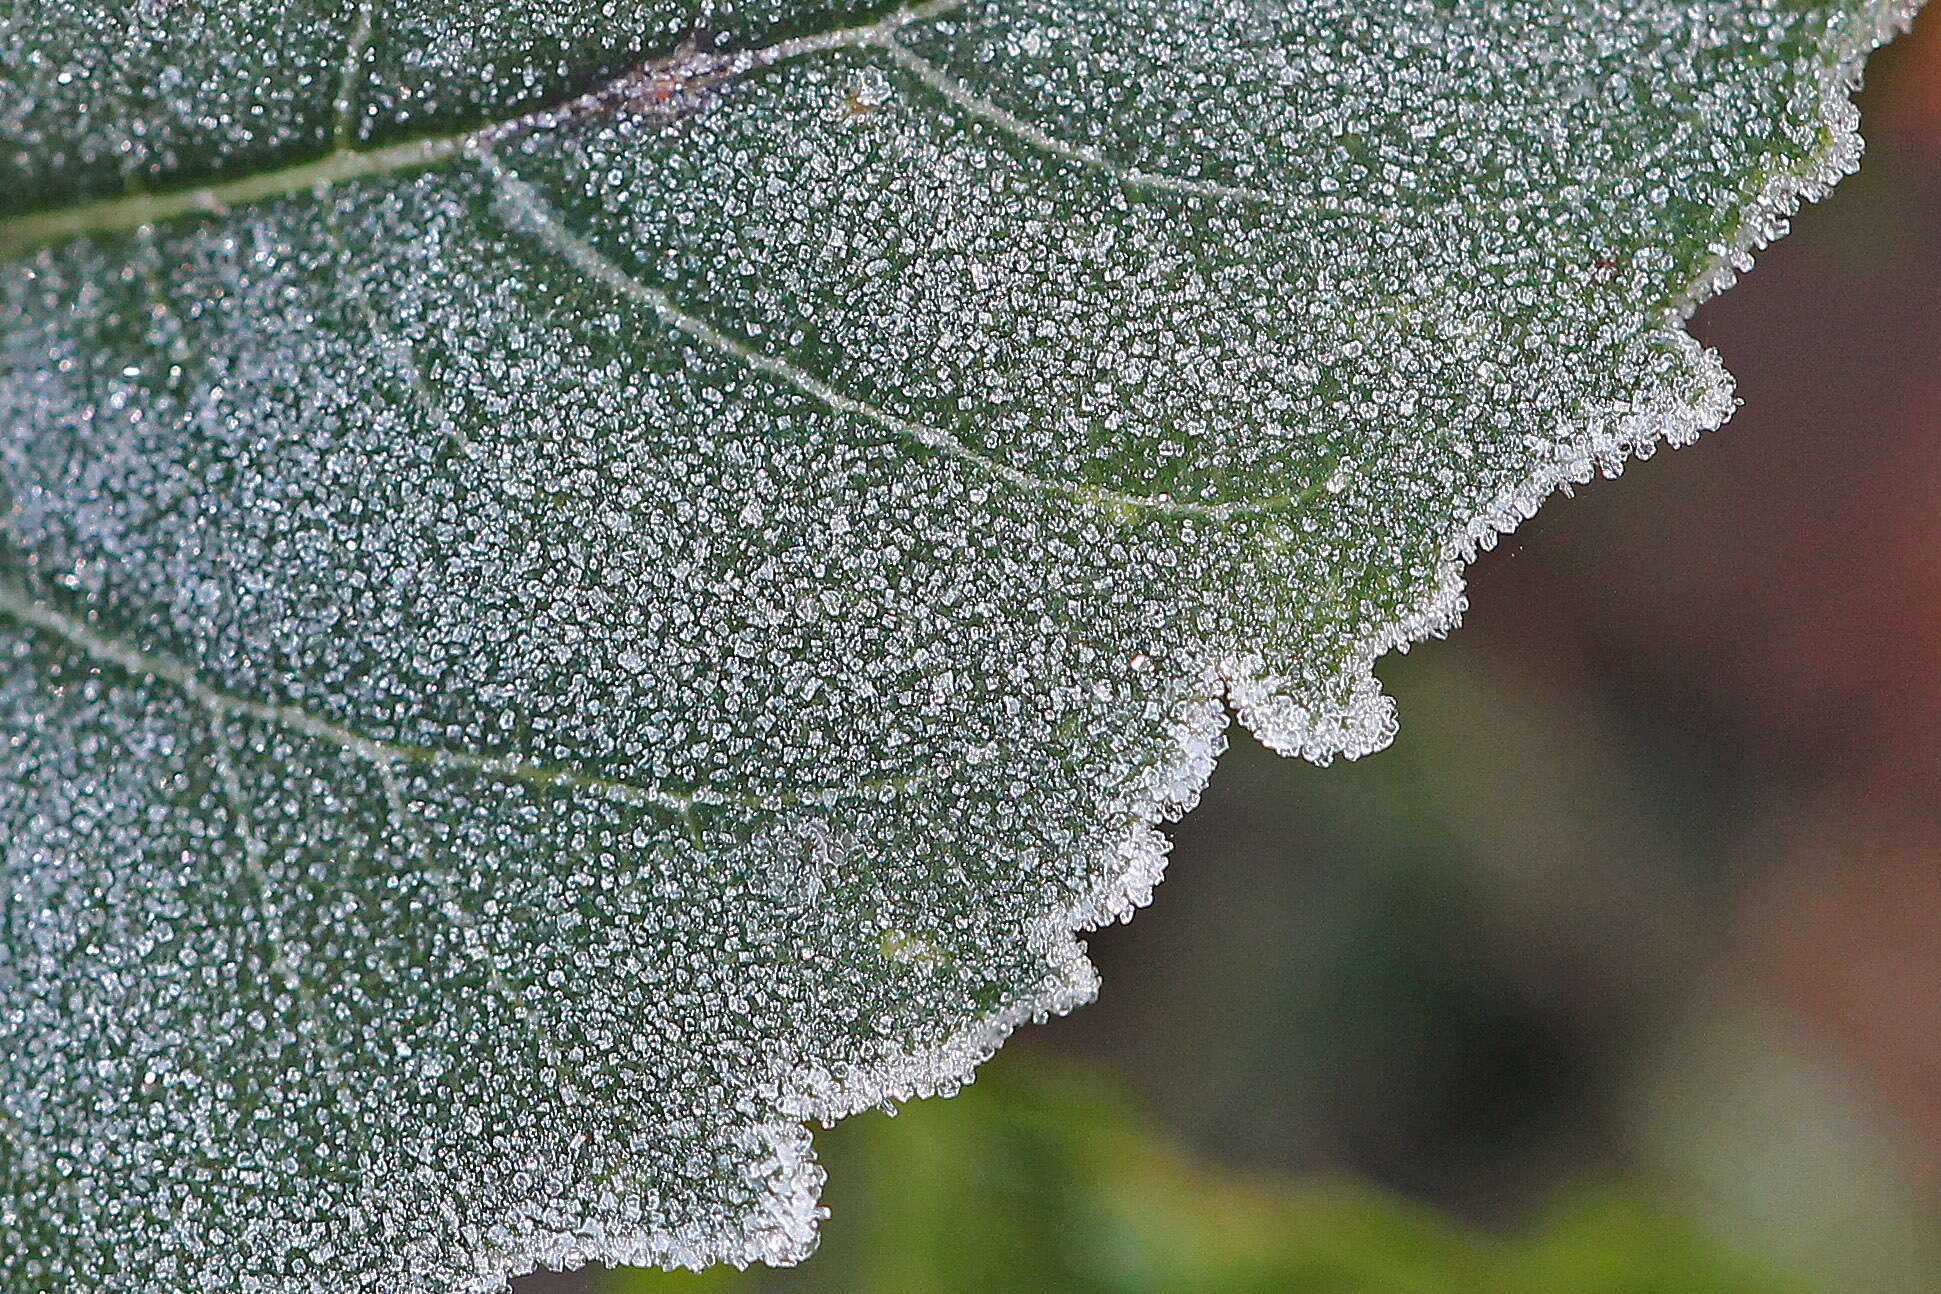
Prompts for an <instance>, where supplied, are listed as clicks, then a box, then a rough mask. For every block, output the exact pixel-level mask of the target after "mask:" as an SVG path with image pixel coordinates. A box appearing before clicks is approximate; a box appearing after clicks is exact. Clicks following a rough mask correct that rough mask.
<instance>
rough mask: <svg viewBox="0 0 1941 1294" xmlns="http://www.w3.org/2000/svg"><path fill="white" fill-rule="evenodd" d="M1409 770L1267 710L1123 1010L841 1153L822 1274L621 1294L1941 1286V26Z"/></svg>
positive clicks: (1715, 333)
mask: <svg viewBox="0 0 1941 1294" xmlns="http://www.w3.org/2000/svg"><path fill="white" fill-rule="evenodd" d="M1861 105H1862V111H1863V123H1864V130H1865V133H1866V137H1867V152H1866V158H1865V164H1864V166H1863V169H1862V171H1861V173H1860V174H1859V175H1857V176H1854V177H1851V178H1849V179H1848V180H1846V181H1845V182H1844V183H1843V184H1842V185H1841V186H1840V187H1839V188H1838V189H1837V190H1836V191H1835V193H1834V194H1833V195H1832V196H1831V197H1830V198H1829V199H1827V200H1826V201H1825V202H1822V203H1820V204H1818V205H1817V206H1814V207H1809V208H1807V209H1806V210H1805V211H1803V212H1802V213H1801V214H1800V216H1799V217H1798V219H1797V221H1796V222H1795V225H1796V227H1795V231H1794V232H1793V233H1792V234H1791V235H1790V236H1789V237H1787V238H1785V239H1783V240H1782V241H1780V242H1779V243H1777V244H1776V245H1774V246H1773V247H1771V248H1768V249H1767V250H1766V251H1765V252H1763V253H1762V254H1761V255H1760V257H1759V263H1758V266H1757V268H1756V269H1755V270H1754V271H1753V272H1752V273H1751V274H1750V275H1748V276H1747V277H1746V278H1745V280H1744V281H1743V282H1742V283H1740V284H1739V285H1738V286H1737V287H1735V288H1734V289H1732V290H1731V291H1730V292H1728V293H1726V294H1725V295H1723V296H1722V297H1720V298H1719V299H1717V300H1716V301H1714V302H1712V303H1711V304H1709V305H1707V306H1706V307H1705V308H1704V309H1703V310H1701V311H1700V312H1699V314H1698V316H1697V318H1696V319H1695V320H1694V321H1693V324H1692V329H1693V331H1694V333H1695V334H1696V335H1697V336H1698V337H1699V338H1700V340H1702V341H1704V342H1705V343H1706V344H1708V345H1711V346H1713V347H1716V348H1717V349H1718V350H1719V351H1720V352H1721V353H1722V355H1723V356H1724V358H1725V360H1726V363H1727V365H1728V367H1729V368H1730V369H1731V370H1732V372H1733V373H1734V374H1735V375H1736V376H1737V378H1738V382H1739V394H1740V396H1741V398H1742V399H1743V401H1744V404H1743V407H1742V408H1741V410H1740V411H1739V413H1738V415H1737V416H1736V417H1735V418H1734V419H1733V421H1732V422H1731V423H1730V424H1729V425H1728V426H1727V427H1726V428H1725V429H1724V430H1722V431H1720V432H1716V433H1713V434H1711V435H1709V436H1706V437H1703V438H1701V439H1700V441H1699V442H1698V444H1697V445H1696V446H1694V447H1693V448H1690V449H1687V450H1682V451H1679V452H1677V453H1675V454H1661V455H1659V456H1657V457H1655V458H1653V459H1651V460H1649V461H1647V462H1643V463H1638V464H1634V465H1633V466H1631V467H1630V468H1629V469H1628V470H1627V471H1626V473H1625V476H1624V479H1623V481H1622V482H1621V483H1618V484H1607V483H1603V482H1599V483H1596V484H1594V485H1591V486H1589V487H1586V488H1584V489H1582V490H1581V491H1579V493H1578V497H1577V498H1575V499H1573V500H1563V499H1559V500H1553V501H1552V502H1551V503H1550V504H1549V505H1548V506H1547V507H1546V508H1545V509H1544V510H1543V511H1542V512H1541V513H1540V514H1539V515H1538V516H1537V517H1536V519H1535V520H1534V521H1532V522H1530V523H1528V524H1526V525H1525V526H1524V527H1523V528H1522V530H1520V531H1518V532H1517V533H1516V534H1514V535H1512V536H1510V537H1509V538H1508V539H1506V540H1505V541H1504V542H1503V543H1502V545H1501V546H1500V547H1499V548H1498V549H1497V550H1496V551H1495V552H1493V553H1491V554H1489V555H1487V556H1485V557H1484V559H1483V560H1482V561H1480V562H1479V563H1478V564H1477V565H1476V566H1475V567H1474V569H1473V570H1472V572H1471V576H1470V611H1469V613H1468V615H1467V617H1466V622H1465V624H1464V625H1463V627H1462V628H1461V629H1460V630H1459V631H1458V632H1457V633H1456V634H1455V636H1454V637H1453V638H1451V639H1450V640H1448V641H1446V642H1432V643H1427V644H1423V645H1421V646H1418V647H1417V648H1416V649H1415V650H1414V651H1413V652H1411V653H1409V654H1408V655H1406V656H1400V657H1393V658H1391V659H1389V660H1388V661H1386V662H1384V664H1383V666H1382V667H1381V673H1382V676H1383V678H1384V680H1385V681H1386V683H1387V684H1388V686H1389V689H1390V690H1391V691H1392V692H1393V693H1394V694H1395V696H1396V697H1397V699H1398V701H1399V702H1400V708H1401V716H1402V732H1401V736H1400V738H1399V739H1398V740H1397V742H1396V743H1395V745H1394V747H1393V748H1391V749H1390V750H1388V751H1385V752H1383V753H1381V754H1379V755H1376V756H1373V757H1370V758H1369V759H1366V760H1363V761H1361V762H1359V763H1356V764H1352V765H1346V766H1343V765H1337V766H1335V767H1333V768H1328V769H1315V768H1311V767H1308V766H1305V765H1302V764H1299V763H1296V762H1292V761H1286V760H1281V759H1278V758H1276V757H1274V756H1272V755H1269V754H1267V753H1265V752H1264V751H1262V750H1261V749H1260V748H1259V747H1258V746H1256V745H1254V744H1253V743H1252V742H1251V740H1250V739H1249V738H1247V737H1246V736H1245V735H1244V734H1243V733H1241V732H1239V731H1238V730H1236V731H1235V734H1234V737H1235V740H1234V746H1233V749H1232V750H1231V751H1229V753H1228V754H1227V755H1226V757H1225V758H1224V759H1223V760H1222V761H1221V763H1220V767H1219V771H1218V772H1217V774H1216V775H1215V777H1214V780H1213V783H1212V786H1211V787H1210V788H1209V790H1208V792H1207V794H1206V797H1205V799H1204V801H1203V803H1202V805H1201V807H1200V808H1199V809H1198V810H1197V811H1196V812H1194V813H1193V814H1192V815H1191V816H1189V817H1188V818H1187V819H1186V820H1185V821H1183V822H1182V823H1180V824H1179V825H1178V827H1177V828H1176V829H1175V830H1174V832H1173V838H1174V840H1175V847H1174V851H1173V855H1172V862H1171V865H1170V867H1169V870H1168V874H1167V879H1166V882H1165V884H1164V885H1163V886H1161V888H1160V890H1159V892H1158V894H1157V896H1156V899H1155V902H1154V905H1153V906H1152V907H1151V908H1149V909H1147V910H1146V911H1144V912H1142V913H1141V914H1140V915H1139V917H1138V919H1137V920H1136V921H1135V922H1134V923H1133V924H1131V925H1130V926H1124V927H1115V928H1113V929H1110V930H1105V931H1100V932H1098V933H1097V934H1096V935H1095V936H1093V937H1092V938H1091V939H1090V940H1089V942H1090V944H1091V948H1092V953H1093V958H1094V960H1095V961H1096V962H1097V963H1098V966H1099V968H1100V971H1101V972H1102V974H1103V976H1104V981H1105V987H1104V990H1103V992H1102V994H1101V996H1100V999H1099V1001H1098V1003H1097V1004H1095V1005H1093V1006H1090V1007H1087V1008H1084V1009H1083V1010H1081V1011H1079V1012H1077V1013H1075V1014H1074V1015H1072V1016H1071V1017H1069V1018H1066V1019H1063V1020H1057V1021H1053V1022H1052V1023H1050V1024H1048V1025H1045V1026H1042V1027H1038V1028H1027V1029H1025V1030H1023V1031H1022V1032H1021V1033H1020V1034H1019V1035H1017V1036H1016V1037H1015V1038H1014V1039H1013V1040H1012V1042H1011V1044H1010V1045H1009V1046H1008V1047H1007V1048H1006V1049H1005V1051H1004V1052H1002V1053H1001V1054H1000V1055H999V1056H998V1058H997V1059H995V1060H993V1061H992V1062H990V1063H989V1065H987V1066H986V1067H985V1069H984V1070H982V1071H980V1074H979V1078H978V1081H977V1082H976V1083H975V1084H974V1085H973V1086H972V1087H971V1088H969V1089H967V1090H966V1092H965V1093H964V1094H963V1095H962V1096H960V1097H958V1098H956V1099H954V1100H952V1101H931V1102H924V1103H920V1104H918V1105H915V1106H911V1107H908V1108H906V1109H905V1110H904V1112H903V1113H902V1114H901V1115H900V1116H899V1117H897V1118H896V1119H894V1120H892V1119H888V1118H886V1117H884V1116H882V1115H880V1114H870V1115H866V1116H862V1117H859V1118H857V1119H852V1120H850V1121H849V1122H848V1123H845V1124H844V1125H842V1126H841V1127H839V1128H837V1129H835V1130H834V1131H831V1132H826V1133H821V1134H819V1136H818V1145H819V1147H820V1148H821V1150H822V1152H823V1155H824V1158H825V1160H827V1161H828V1163H829V1168H830V1173H831V1178H832V1180H831V1184H830V1187H829V1189H828V1192H827V1197H826V1202H827V1204H828V1205H829V1207H830V1209H831V1211H832V1217H831V1218H830V1220H829V1221H828V1222H826V1223H825V1224H824V1227H823V1234H824V1244H823V1250H822V1252H821V1253H819V1254H818V1255H817V1256H816V1257H815V1258H812V1259H811V1260H810V1261H809V1262H808V1263H807V1264H806V1265H804V1266H803V1267H802V1268H799V1269H796V1270H794V1271H791V1272H786V1273H770V1272H760V1271H755V1272H751V1273H749V1274H748V1275H747V1276H738V1275H736V1274H735V1273H732V1272H721V1273H709V1274H707V1275H705V1276H700V1277H696V1276H691V1275H687V1274H673V1275H658V1274H644V1273H642V1274H613V1275H598V1274H594V1275H582V1276H579V1277H573V1278H560V1277H539V1278H533V1279H532V1280H529V1281H523V1282H520V1283H519V1285H518V1288H519V1289H520V1290H521V1291H522V1294H539V1291H542V1290H545V1291H562V1290H566V1289H588V1288H600V1289H609V1290H634V1291H645V1290H649V1289H662V1288H668V1289H694V1290H698V1289H703V1288H706V1289H715V1288H736V1289H739V1288H750V1287H753V1288H763V1289H771V1288H779V1289H794V1288H803V1289H808V1288H816V1289H857V1290H863V1289H867V1290H923V1289H936V1290H945V1289H965V1290H973V1289H977V1290H981V1289H1013V1288H1035V1289H1134V1290H1137V1289H1206V1290H1220V1289H1263V1290H1265V1289H1274V1290H1283V1289H1285V1290H1315V1291H1331V1290H1371V1291H1376V1290H1419V1291H1438V1290H1478V1291H1482V1290H1544V1291H1559V1292H1562V1291H1576V1290H1584V1291H1610V1292H1611V1294H1616V1292H1617V1291H1636V1292H1639V1294H1642V1292H1644V1291H1661V1290H1662V1291H1688V1290H1749V1291H1751V1290H1761V1291H1763V1290H1790V1289H1799V1290H1814V1291H1818V1290H1828V1291H1845V1290H1854V1291H1869V1292H1872V1291H1899V1290H1908V1291H1928V1290H1941V794H1937V791H1938V790H1941V524H1938V523H1941V15H1937V14H1930V15H1929V16H1927V17H1926V18H1925V19H1924V20H1922V21H1921V22H1920V23H1919V24H1917V26H1916V28H1915V31H1914V32H1913V34H1912V35H1911V36H1909V37H1905V38H1903V39H1902V40H1901V41H1899V42H1897V43H1896V44H1894V45H1892V46H1890V47H1889V48H1887V49H1886V50H1884V51H1882V52H1881V53H1880V54H1878V55H1876V56H1875V59H1874V61H1873V63H1872V64H1871V65H1870V68H1869V74H1868V85H1867V88H1866V90H1865V92H1864V93H1863V95H1862V97H1861Z"/></svg>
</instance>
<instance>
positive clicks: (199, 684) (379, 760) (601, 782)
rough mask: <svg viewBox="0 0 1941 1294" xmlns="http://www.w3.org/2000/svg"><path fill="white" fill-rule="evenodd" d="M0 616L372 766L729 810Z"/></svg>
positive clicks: (17, 599)
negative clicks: (263, 693) (390, 728)
mask: <svg viewBox="0 0 1941 1294" xmlns="http://www.w3.org/2000/svg"><path fill="white" fill-rule="evenodd" d="M0 614H4V615H7V616H11V617H12V618H13V619H15V620H17V621H19V622H20V623H22V624H24V625H27V626H29V627H31V628H35V629H40V630H43V631H44V632H47V633H51V634H53V635H55V636H56V637H58V638H61V639H62V640H64V641H65V642H67V643H68V644H69V645H70V646H72V647H74V648H76V649H78V650H80V651H82V652H84V653H86V654H87V655H89V656H92V657H94V658H95V659H96V660H98V661H101V662H103V663H105V664H109V665H113V666H115V667H117V668H119V669H122V670H125V671H127V672H128V673H130V674H133V675H135V676H137V677H144V678H155V679H159V680H161V681H162V682H164V683H167V684H170V685H171V686H173V687H175V688H176V689H178V690H179V691H181V692H182V693H183V694H184V695H186V696H187V697H188V698H189V699H190V700H192V701H194V702H195V703H196V704H198V705H200V706H202V707H204V708H205V709H208V710H210V711H212V712H214V713H217V714H224V715H242V716H244V717H246V718H251V719H256V720H259V721H261V722H264V723H270V724H275V725H277V726H278V727H281V728H284V729H286V730H288V731H290V732H294V733H298V734H300V735H302V736H305V737H310V738H312V739H314V740H317V741H321V742H323V743H325V744H326V745H330V746H335V747H337V748H338V749H340V750H344V751H347V752H349V753H350V754H352V755H355V756H357V757H358V758H360V759H364V760H368V761H369V762H371V763H373V764H389V763H405V764H418V765H423V766H427V767H431V768H440V769H460V770H463V771H465V772H471V773H483V774H485V775H487V776H491V777H499V778H505V779H508V780H511V781H519V782H526V783H529V784H531V785H534V786H562V787H569V788H573V789H577V790H587V791H594V792H598V793H600V794H603V795H607V796H610V797H612V798H613V799H616V800H620V801H622V802H624V803H629V804H637V805H643V806H648V807H653V808H660V809H668V810H672V811H673V812H675V813H680V812H682V811H683V810H685V809H688V808H690V807H691V806H693V805H694V804H697V803H701V804H725V803H734V802H735V801H733V800H732V799H730V798H729V797H717V796H712V795H682V794H678V793H676V792H673V791H664V790H660V789H658V788H654V787H644V786H639V785H637V784H635V783H632V782H622V781H618V780H615V779H612V778H604V777H597V776H594V775H591V774H588V773H582V772H578V771H576V770H574V769H567V768H559V767H555V766H552V765H548V764H539V763H534V762H532V761H529V760H523V759H513V758H510V757H507V756H501V755H473V754H467V753H465V752H461V751H451V750H441V749H439V748H437V747H432V746H420V745H415V744H409V743H402V742H387V741H380V740H378V739H377V738H375V737H367V736H365V735H364V734H363V733H360V732H355V731H353V730H351V729H349V728H346V727H343V726H342V725H340V724H335V723H332V722H330V721H329V720H328V719H322V718H319V717H318V716H316V715H314V714H311V713H310V712H309V711H308V710H304V709H300V708H299V707H297V706H290V705H273V704H270V703H269V702H265V701H252V700H249V699H248V698H246V697H238V696H232V695H230V694H229V693H227V692H223V691H220V690H219V689H217V688H213V687H211V686H209V684H207V683H205V682H203V681H202V680H201V679H200V678H198V677H196V675H195V672H194V671H193V670H191V669H190V668H189V667H188V666H187V665H184V664H183V663H182V662H181V661H178V660H176V659H174V658H173V657H170V656H165V655H162V654H161V653H159V652H150V651H143V650H142V649H140V648H137V647H132V646H130V645H128V644H127V643H123V642H117V641H115V640H114V639H112V638H109V637H107V636H105V635H103V634H101V633H98V632H96V631H95V630H94V629H93V628H91V627H89V626H88V625H87V624H85V623H84V622H82V621H80V620H78V619H76V618H75V617H73V616H70V615H68V614H66V613H65V612H62V611H59V610H57V609H56V608H54V607H50V606H48V605H46V604H45V603H42V602H39V601H37V600H36V599H34V598H33V597H31V596H29V595H28V594H27V593H26V591H25V590H23V589H21V588H19V587H18V586H15V585H12V584H9V583H5V582H0Z"/></svg>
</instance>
